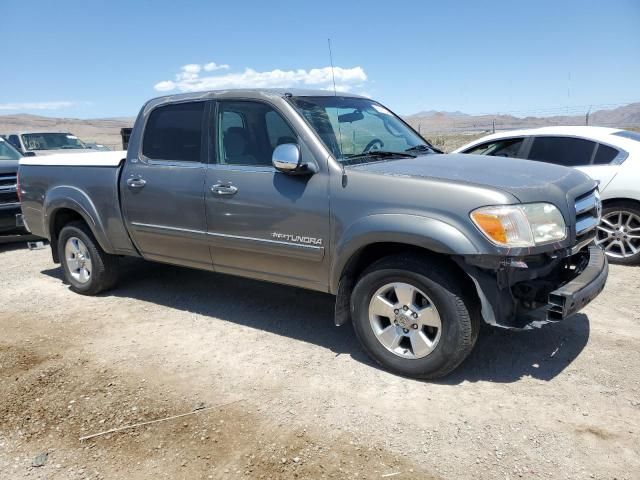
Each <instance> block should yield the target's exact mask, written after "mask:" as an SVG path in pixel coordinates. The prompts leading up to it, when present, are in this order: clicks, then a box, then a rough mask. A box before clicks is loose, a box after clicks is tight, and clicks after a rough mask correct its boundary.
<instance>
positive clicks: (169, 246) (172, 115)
mask: <svg viewBox="0 0 640 480" xmlns="http://www.w3.org/2000/svg"><path fill="white" fill-rule="evenodd" d="M207 110H208V109H207V104H206V103H205V102H202V101H200V102H185V103H173V104H169V105H160V106H158V107H156V108H155V109H154V110H153V111H152V112H151V113H150V114H149V116H148V119H147V122H146V127H145V129H144V133H143V138H142V139H141V140H140V141H141V148H139V149H138V150H139V153H133V156H132V152H129V155H128V158H127V163H126V166H125V170H124V172H123V173H122V177H121V180H120V182H121V184H120V192H121V195H122V205H123V211H124V216H125V222H126V225H127V229H128V230H129V233H130V235H131V238H132V239H133V241H134V243H135V245H136V247H137V248H138V250H139V251H140V252H141V253H142V255H143V256H144V257H145V258H147V259H149V260H157V261H161V262H167V263H174V264H178V265H185V266H190V267H196V268H204V269H211V268H212V264H211V255H210V253H209V247H208V244H207V234H206V230H207V228H206V215H205V207H204V181H205V172H206V168H205V165H206V157H207V153H206V152H207V146H206V143H207V142H206V140H205V139H204V138H205V137H206V136H204V135H203V134H202V132H203V131H204V129H205V127H204V123H205V122H206V115H205V111H207ZM133 147H134V148H135V146H133Z"/></svg>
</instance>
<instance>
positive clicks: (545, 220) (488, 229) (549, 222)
mask: <svg viewBox="0 0 640 480" xmlns="http://www.w3.org/2000/svg"><path fill="white" fill-rule="evenodd" d="M471 220H473V223H475V225H476V226H477V227H478V228H479V229H480V231H481V232H482V233H483V234H484V235H485V236H486V237H487V238H488V239H489V240H490V241H491V242H493V243H495V244H496V245H500V246H501V247H533V246H536V245H544V244H546V243H551V242H557V241H560V240H564V239H565V238H566V237H567V227H566V225H565V223H564V218H563V217H562V214H561V213H560V210H558V208H557V207H556V206H555V205H552V204H551V203H528V204H523V205H496V206H493V207H481V208H478V209H476V210H474V211H473V212H471Z"/></svg>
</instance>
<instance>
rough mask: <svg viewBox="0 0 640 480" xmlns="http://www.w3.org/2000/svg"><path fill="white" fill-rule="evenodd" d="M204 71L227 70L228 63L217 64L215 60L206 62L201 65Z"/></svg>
mask: <svg viewBox="0 0 640 480" xmlns="http://www.w3.org/2000/svg"><path fill="white" fill-rule="evenodd" d="M202 68H203V69H204V70H205V71H206V72H213V71H214V70H229V65H227V64H226V63H225V64H223V65H218V64H217V63H216V62H211V63H206V64H204V65H203V66H202Z"/></svg>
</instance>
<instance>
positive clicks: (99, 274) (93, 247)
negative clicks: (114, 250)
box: [58, 222, 119, 295]
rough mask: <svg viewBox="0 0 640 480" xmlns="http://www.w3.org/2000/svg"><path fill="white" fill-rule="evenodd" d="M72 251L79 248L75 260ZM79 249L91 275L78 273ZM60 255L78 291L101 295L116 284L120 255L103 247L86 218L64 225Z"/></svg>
mask: <svg viewBox="0 0 640 480" xmlns="http://www.w3.org/2000/svg"><path fill="white" fill-rule="evenodd" d="M67 247H69V251H67ZM70 252H71V255H73V254H74V252H75V255H76V257H75V260H74V259H71V258H70V255H69V253H70ZM78 252H81V253H82V258H83V265H84V266H85V270H86V271H88V272H89V273H90V274H89V275H86V273H85V274H84V275H83V274H82V273H77V272H78V269H77V267H78V265H79V263H77V262H80V260H78V258H79V255H77V253H78ZM58 255H59V258H60V262H61V263H62V268H63V270H64V276H65V280H66V281H67V283H68V284H69V285H70V288H71V290H73V291H74V292H76V293H79V294H81V295H97V294H98V293H100V292H104V291H105V290H108V289H110V288H112V287H113V286H114V285H115V284H116V282H117V281H118V269H119V268H118V267H119V262H118V257H117V256H115V255H109V254H108V253H106V252H105V251H104V250H102V248H101V247H100V245H99V244H98V242H97V241H96V239H95V237H94V236H93V233H91V230H90V229H89V227H87V225H86V224H85V223H83V222H73V223H69V224H68V225H65V226H64V227H63V228H62V230H61V231H60V234H59V235H58ZM87 259H88V261H87ZM86 267H89V268H90V270H89V268H86ZM72 269H73V270H74V271H73V272H72Z"/></svg>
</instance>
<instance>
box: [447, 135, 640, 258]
mask: <svg viewBox="0 0 640 480" xmlns="http://www.w3.org/2000/svg"><path fill="white" fill-rule="evenodd" d="M455 153H473V154H480V155H492V156H500V157H512V158H526V159H529V160H537V161H541V162H548V163H555V164H558V165H564V166H568V167H575V168H577V169H578V170H581V171H583V172H585V173H587V174H588V175H589V176H591V178H593V179H595V180H597V181H598V182H599V189H600V195H601V198H602V204H603V211H602V220H601V223H600V226H599V227H598V238H597V240H596V243H597V244H598V245H600V246H602V248H604V251H605V253H606V254H607V256H608V257H609V260H610V261H611V262H612V263H621V264H639V263H640V133H637V132H630V131H627V130H620V129H617V128H604V127H587V126H583V127H544V128H534V129H529V130H512V131H508V132H500V133H495V134H493V135H488V136H486V137H482V138H479V139H478V140H474V141H473V142H471V143H468V144H467V145H464V146H463V147H460V148H459V149H457V150H456V151H455Z"/></svg>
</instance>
